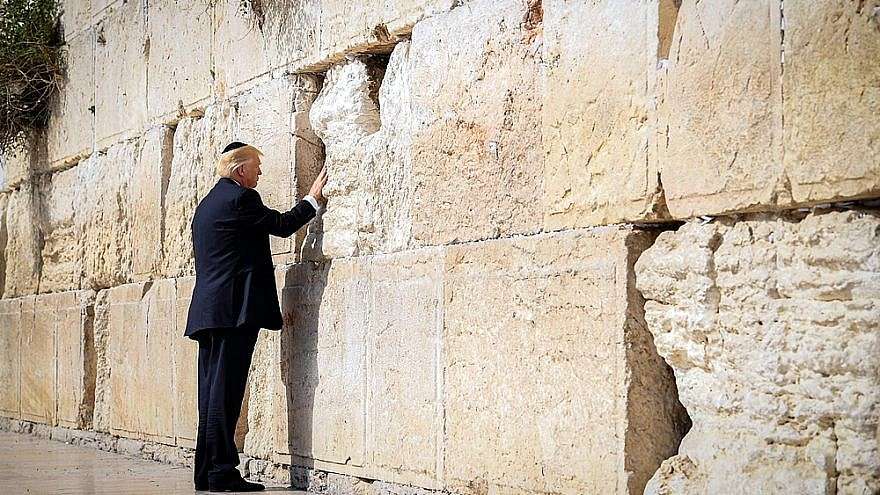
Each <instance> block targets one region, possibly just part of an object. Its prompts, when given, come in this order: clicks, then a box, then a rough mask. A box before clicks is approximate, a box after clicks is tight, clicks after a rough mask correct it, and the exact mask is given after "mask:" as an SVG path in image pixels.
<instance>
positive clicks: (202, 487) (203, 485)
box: [195, 483, 208, 492]
mask: <svg viewBox="0 0 880 495" xmlns="http://www.w3.org/2000/svg"><path fill="white" fill-rule="evenodd" d="M195 486H196V491H197V492H206V491H208V484H207V483H196V484H195Z"/></svg>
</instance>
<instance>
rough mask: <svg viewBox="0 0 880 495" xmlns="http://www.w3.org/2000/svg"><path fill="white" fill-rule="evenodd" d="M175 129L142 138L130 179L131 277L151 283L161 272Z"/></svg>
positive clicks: (160, 128) (157, 130)
mask: <svg viewBox="0 0 880 495" xmlns="http://www.w3.org/2000/svg"><path fill="white" fill-rule="evenodd" d="M173 138H174V130H173V129H171V128H170V127H167V126H164V125H158V126H153V127H151V128H149V129H148V130H147V131H146V133H145V134H144V135H143V136H141V138H140V140H139V142H138V144H139V149H138V154H137V160H136V161H135V163H134V164H133V168H132V170H131V172H130V173H131V178H130V179H129V191H128V195H127V198H126V199H127V200H128V204H127V206H128V217H129V225H128V228H129V230H130V235H131V243H132V256H131V278H132V280H136V281H140V280H149V279H151V278H154V276H155V275H156V274H158V273H159V272H160V270H161V266H162V260H163V256H164V253H163V251H162V242H163V234H164V233H163V224H162V221H163V219H162V216H163V214H164V209H163V207H164V201H165V192H166V191H167V189H168V180H169V178H170V176H171V158H172V153H173Z"/></svg>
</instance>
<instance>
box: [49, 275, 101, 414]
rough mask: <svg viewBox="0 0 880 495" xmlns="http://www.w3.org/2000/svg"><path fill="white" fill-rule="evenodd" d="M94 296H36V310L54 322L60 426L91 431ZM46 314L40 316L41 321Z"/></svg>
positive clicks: (63, 294) (85, 294) (82, 292)
mask: <svg viewBox="0 0 880 495" xmlns="http://www.w3.org/2000/svg"><path fill="white" fill-rule="evenodd" d="M94 297H95V293H94V292H92V291H76V292H74V291H71V292H60V293H57V294H44V295H40V296H37V306H38V308H37V310H38V311H39V312H47V313H48V314H49V315H51V316H50V317H51V318H52V320H53V322H54V335H55V344H54V348H55V354H54V355H53V356H52V357H53V361H54V365H55V366H56V371H55V376H56V384H55V386H56V400H57V424H59V425H61V426H66V427H70V428H88V427H90V426H91V424H92V413H93V409H94V404H95V370H94V360H95V354H94V353H95V347H94V333H93V332H94V327H93V325H94ZM42 317H43V315H39V316H38V321H40V319H41V318H42Z"/></svg>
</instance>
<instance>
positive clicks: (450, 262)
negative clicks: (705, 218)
mask: <svg viewBox="0 0 880 495" xmlns="http://www.w3.org/2000/svg"><path fill="white" fill-rule="evenodd" d="M649 243H650V234H647V233H644V232H638V231H634V230H633V229H631V228H610V227H603V228H597V229H593V230H582V231H569V232H566V233H561V234H544V235H538V236H530V237H525V238H517V239H513V240H501V241H487V242H482V243H471V244H465V245H461V246H452V247H450V248H448V252H447V255H446V267H445V274H446V279H445V281H444V294H445V298H444V302H443V305H444V330H443V331H444V335H443V354H444V365H445V366H444V380H445V384H444V397H445V406H444V408H445V426H444V434H445V447H444V448H445V472H446V484H447V487H448V488H449V489H451V490H452V491H456V492H458V491H461V492H465V493H495V492H498V493H572V494H575V493H578V494H580V493H641V490H642V489H643V487H644V483H645V481H646V480H647V479H648V477H650V475H651V473H652V472H653V471H654V470H655V469H656V467H657V466H658V465H659V464H660V462H661V461H662V460H663V459H664V458H666V457H667V456H669V455H670V454H671V453H673V452H675V448H676V446H677V444H678V440H679V439H680V431H679V429H680V428H681V424H680V423H681V419H682V418H681V415H682V412H681V410H680V405H678V403H677V400H676V398H675V393H674V384H673V379H672V375H671V372H670V370H669V369H668V368H667V367H666V366H664V365H663V364H662V362H659V359H657V356H656V353H655V352H654V350H653V347H652V346H651V345H650V338H647V339H645V338H644V335H643V334H644V323H643V322H640V321H639V318H638V315H639V312H640V307H641V303H642V300H641V298H640V297H639V296H638V294H637V293H636V292H635V291H634V290H633V289H634V287H633V285H632V283H633V282H632V263H633V261H634V259H635V258H636V257H637V256H638V254H639V252H640V251H641V250H642V249H644V247H645V246H646V245H648V244H649ZM643 383H647V384H650V385H651V387H640V384H643Z"/></svg>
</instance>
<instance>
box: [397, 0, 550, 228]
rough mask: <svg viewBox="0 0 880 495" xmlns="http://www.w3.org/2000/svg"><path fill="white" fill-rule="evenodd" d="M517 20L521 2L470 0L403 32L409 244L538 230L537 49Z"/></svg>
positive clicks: (521, 13) (522, 7)
mask: <svg viewBox="0 0 880 495" xmlns="http://www.w3.org/2000/svg"><path fill="white" fill-rule="evenodd" d="M527 14H528V7H527V5H526V2H520V1H513V0H507V1H503V2H496V1H490V0H480V1H474V2H468V3H467V4H466V5H464V6H462V7H460V8H456V9H453V10H452V11H450V12H448V13H445V14H442V15H437V16H434V17H431V18H428V19H426V20H424V21H422V22H420V23H418V24H417V25H416V26H415V28H414V29H413V34H412V43H411V48H410V59H411V60H412V62H411V63H412V75H411V81H412V82H411V87H412V91H413V96H412V105H413V114H414V116H413V128H414V131H413V132H414V136H413V154H414V158H413V165H412V168H413V172H412V174H413V181H414V186H413V199H412V202H413V207H412V208H413V211H412V235H413V240H414V242H415V244H417V245H435V244H445V243H450V242H455V241H467V240H476V239H485V238H493V237H500V236H509V235H511V234H519V233H526V232H536V231H538V230H540V228H541V224H542V218H543V207H542V205H541V201H540V198H541V183H542V179H541V177H542V169H543V167H542V164H543V161H542V159H541V130H540V129H541V98H540V83H539V81H540V70H539V62H540V51H541V49H540V46H539V38H535V37H534V36H533V33H532V32H531V30H530V29H529V28H528V25H527V23H524V21H523V20H524V19H525V18H526V17H527ZM454 33H467V34H466V38H467V41H464V39H463V37H462V36H461V35H457V34H454Z"/></svg>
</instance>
